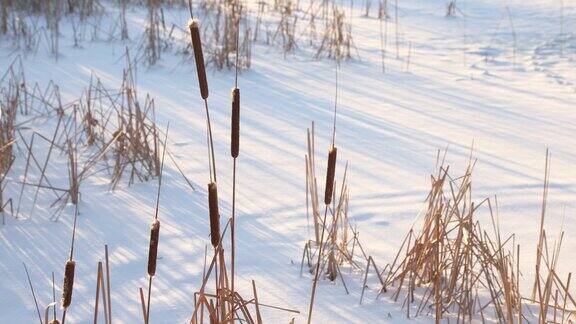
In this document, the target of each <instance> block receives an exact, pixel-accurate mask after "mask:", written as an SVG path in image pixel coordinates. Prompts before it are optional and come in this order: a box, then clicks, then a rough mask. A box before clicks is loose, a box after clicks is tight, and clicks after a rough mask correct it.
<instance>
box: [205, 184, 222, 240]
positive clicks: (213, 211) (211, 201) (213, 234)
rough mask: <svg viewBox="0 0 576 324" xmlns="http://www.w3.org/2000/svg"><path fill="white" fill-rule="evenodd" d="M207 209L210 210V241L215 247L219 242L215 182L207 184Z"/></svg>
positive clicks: (218, 217) (218, 218)
mask: <svg viewBox="0 0 576 324" xmlns="http://www.w3.org/2000/svg"><path fill="white" fill-rule="evenodd" d="M208 208H209V210H210V240H211V242H212V246H213V247H216V246H217V245H218V243H219V242H220V214H219V213H218V189H217V188H216V183H215V182H210V183H209V184H208Z"/></svg>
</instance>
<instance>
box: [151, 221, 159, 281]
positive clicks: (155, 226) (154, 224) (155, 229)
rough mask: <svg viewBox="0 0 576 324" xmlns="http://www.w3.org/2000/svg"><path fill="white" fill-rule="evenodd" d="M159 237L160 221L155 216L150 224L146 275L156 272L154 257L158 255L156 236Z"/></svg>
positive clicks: (152, 275)
mask: <svg viewBox="0 0 576 324" xmlns="http://www.w3.org/2000/svg"><path fill="white" fill-rule="evenodd" d="M159 237H160V221H159V220H158V219H157V218H155V219H154V221H152V225H150V249H149V250H148V275H149V276H150V277H154V275H155V274H156V258H157V255H158V238H159Z"/></svg>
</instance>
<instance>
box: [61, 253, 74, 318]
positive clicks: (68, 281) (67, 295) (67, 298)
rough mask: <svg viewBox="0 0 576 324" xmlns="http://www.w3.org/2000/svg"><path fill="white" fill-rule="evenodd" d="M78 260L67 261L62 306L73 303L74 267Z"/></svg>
mask: <svg viewBox="0 0 576 324" xmlns="http://www.w3.org/2000/svg"><path fill="white" fill-rule="evenodd" d="M75 268H76V262H74V261H72V260H68V261H66V266H65V268H64V284H62V301H61V303H62V308H64V309H66V308H68V307H69V306H70V303H72V290H73V286H74V269H75Z"/></svg>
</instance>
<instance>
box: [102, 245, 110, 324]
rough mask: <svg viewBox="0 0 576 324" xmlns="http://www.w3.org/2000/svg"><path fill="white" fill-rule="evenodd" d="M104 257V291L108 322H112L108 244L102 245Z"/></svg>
mask: <svg viewBox="0 0 576 324" xmlns="http://www.w3.org/2000/svg"><path fill="white" fill-rule="evenodd" d="M104 253H105V258H106V292H107V293H108V323H110V324H112V299H111V298H110V294H111V292H110V259H109V258H108V245H107V244H106V245H104Z"/></svg>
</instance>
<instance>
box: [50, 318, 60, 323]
mask: <svg viewBox="0 0 576 324" xmlns="http://www.w3.org/2000/svg"><path fill="white" fill-rule="evenodd" d="M50 324H60V322H58V320H57V319H53V320H51V321H50Z"/></svg>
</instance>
